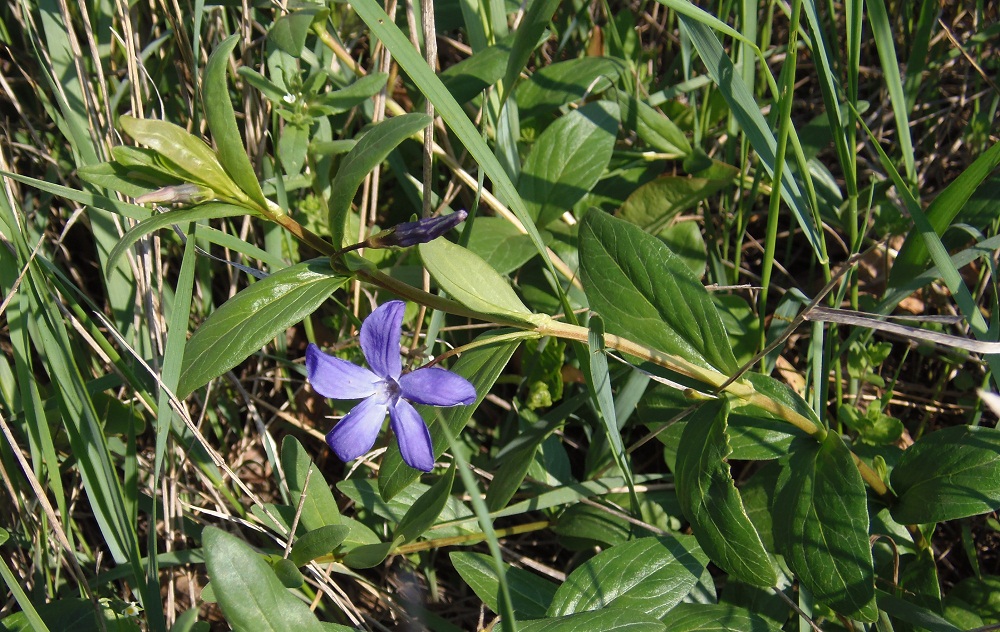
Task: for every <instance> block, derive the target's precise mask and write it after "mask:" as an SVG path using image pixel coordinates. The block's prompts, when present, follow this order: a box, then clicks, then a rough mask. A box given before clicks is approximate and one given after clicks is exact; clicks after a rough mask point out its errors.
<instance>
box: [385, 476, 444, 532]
mask: <svg viewBox="0 0 1000 632" xmlns="http://www.w3.org/2000/svg"><path fill="white" fill-rule="evenodd" d="M454 484H455V463H454V461H453V462H452V464H451V467H449V468H448V472H447V473H446V474H445V475H444V476H442V477H441V478H439V479H438V480H437V482H436V483H434V484H433V485H431V487H430V489H428V490H427V491H426V492H424V493H423V494H421V496H420V498H419V499H417V501H416V502H414V503H413V504H412V505H410V508H409V510H408V511H407V512H406V514H405V515H404V516H403V517H402V518H401V519H400V520H399V524H397V525H396V528H395V530H394V531H393V535H394V537H393V539H395V538H403V541H404V542H413V541H415V540H416V539H417V538H419V537H420V536H421V535H423V534H424V532H425V531H427V530H428V529H430V528H431V527H432V526H434V523H435V522H436V521H437V519H438V516H440V515H441V510H443V509H444V508H445V505H447V504H448V500H449V499H450V498H451V495H450V494H451V488H452V485H454Z"/></svg>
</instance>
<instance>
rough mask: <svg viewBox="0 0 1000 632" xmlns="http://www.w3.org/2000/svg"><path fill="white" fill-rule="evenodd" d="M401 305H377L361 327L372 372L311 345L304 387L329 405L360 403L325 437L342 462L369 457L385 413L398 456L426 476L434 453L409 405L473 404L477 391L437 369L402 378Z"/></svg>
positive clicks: (418, 416) (418, 415) (390, 303)
mask: <svg viewBox="0 0 1000 632" xmlns="http://www.w3.org/2000/svg"><path fill="white" fill-rule="evenodd" d="M405 307H406V306H405V304H404V303H403V301H389V302H388V303H385V304H383V305H380V306H379V307H378V308H377V309H376V310H375V311H374V312H372V313H371V315H370V316H368V318H366V319H365V322H364V323H362V325H361V350H362V351H363V352H364V354H365V359H366V360H367V361H368V365H369V366H370V367H371V370H370V371H369V370H368V369H366V368H364V367H361V366H358V365H356V364H352V363H350V362H348V361H347V360H341V359H340V358H335V357H333V356H331V355H327V354H325V353H323V352H322V351H320V350H319V347H317V346H316V345H314V344H310V345H309V348H308V349H306V370H307V371H308V373H309V382H310V383H311V384H312V386H313V388H314V389H315V390H316V392H317V393H319V394H320V395H323V396H324V397H329V398H331V399H362V398H363V399H362V401H361V402H360V403H359V404H358V405H357V406H355V407H354V408H352V409H351V412H349V413H347V414H346V415H345V416H344V418H343V419H341V420H340V422H339V423H338V424H337V425H336V426H335V427H334V428H333V430H331V431H330V432H329V433H328V434H327V435H326V442H327V444H328V445H329V446H330V449H331V450H333V453H334V454H336V455H337V457H338V458H339V459H340V460H341V461H351V460H354V459H356V458H358V457H359V456H361V455H362V454H364V453H366V452H368V451H369V450H371V449H372V446H373V445H375V439H376V438H378V433H379V431H380V430H381V429H382V422H383V421H385V414H386V412H388V413H389V420H390V425H391V426H392V431H393V432H395V433H396V439H397V441H398V442H399V451H400V452H401V453H402V455H403V460H404V461H406V464H407V465H409V466H410V467H412V468H414V469H418V470H423V471H424V472H429V471H430V470H431V468H432V467H434V448H433V446H432V445H431V435H430V433H429V432H428V431H427V426H426V425H425V424H424V420H423V419H422V418H421V417H420V413H418V412H417V410H416V409H415V408H414V407H413V406H412V405H411V404H410V402H415V403H417V404H427V405H429V406H457V405H459V404H464V405H468V404H472V403H473V402H475V401H476V389H475V387H474V386H472V384H470V383H469V381H468V380H466V379H465V378H464V377H462V376H460V375H457V374H455V373H452V372H451V371H448V370H445V369H440V368H437V367H424V368H422V369H417V370H416V371H412V372H410V373H405V374H404V373H403V360H402V358H401V357H400V354H399V336H400V328H401V326H402V324H403V310H404V309H405Z"/></svg>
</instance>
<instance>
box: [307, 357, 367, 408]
mask: <svg viewBox="0 0 1000 632" xmlns="http://www.w3.org/2000/svg"><path fill="white" fill-rule="evenodd" d="M306 371H307V373H308V374H309V383H310V384H312V387H313V389H314V390H315V391H316V392H317V393H319V394H320V395H322V396H323V397H329V398H331V399H361V398H362V397H368V396H369V395H371V394H372V393H374V392H375V385H376V384H377V383H378V382H380V381H381V380H380V379H379V377H378V376H377V375H375V374H374V373H372V372H371V371H369V370H368V369H366V368H365V367H363V366H358V365H356V364H352V363H350V362H348V361H347V360H342V359H340V358H336V357H334V356H332V355H328V354H326V353H323V352H322V351H320V350H319V347H317V346H316V345H314V344H310V345H309V347H308V348H307V349H306Z"/></svg>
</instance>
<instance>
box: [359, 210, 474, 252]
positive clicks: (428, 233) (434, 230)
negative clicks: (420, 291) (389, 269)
mask: <svg viewBox="0 0 1000 632" xmlns="http://www.w3.org/2000/svg"><path fill="white" fill-rule="evenodd" d="M468 216H469V214H468V213H466V212H465V211H455V212H454V213H452V214H451V215H439V216H437V217H427V218H424V219H418V220H417V221H415V222H404V223H402V224H397V225H396V226H393V227H392V228H390V229H388V230H384V231H382V232H381V233H378V234H376V235H372V236H371V237H370V238H369V239H368V242H367V243H368V246H369V247H371V248H389V247H391V246H398V247H401V248H406V247H407V246H414V245H416V244H424V243H427V242H428V241H431V240H433V239H437V238H438V237H440V236H441V235H443V234H445V233H447V232H448V231H449V230H451V229H452V228H454V227H456V226H458V225H459V224H461V223H462V222H464V221H465V218H466V217H468Z"/></svg>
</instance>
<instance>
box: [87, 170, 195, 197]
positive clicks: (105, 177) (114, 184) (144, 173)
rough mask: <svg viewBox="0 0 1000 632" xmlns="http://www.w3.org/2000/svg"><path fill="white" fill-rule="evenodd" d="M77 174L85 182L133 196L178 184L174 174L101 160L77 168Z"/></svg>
mask: <svg viewBox="0 0 1000 632" xmlns="http://www.w3.org/2000/svg"><path fill="white" fill-rule="evenodd" d="M76 173H77V175H79V176H80V179H81V180H83V181H84V182H89V183H90V184H94V185H97V186H99V187H102V188H104V189H109V190H111V191H118V192H120V193H124V194H125V195H127V196H129V197H133V198H137V197H139V196H140V195H145V194H146V193H149V192H151V191H155V190H156V189H159V188H160V187H164V186H167V185H168V184H178V183H179V181H178V180H177V179H176V178H175V177H173V176H167V175H165V174H164V173H163V172H161V171H154V170H151V169H146V168H136V167H126V166H125V165H122V164H120V163H117V162H101V163H98V164H96V165H85V166H83V167H80V168H79V169H77V172H76Z"/></svg>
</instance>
